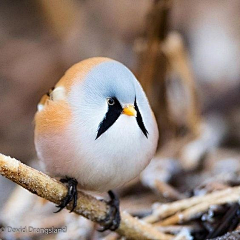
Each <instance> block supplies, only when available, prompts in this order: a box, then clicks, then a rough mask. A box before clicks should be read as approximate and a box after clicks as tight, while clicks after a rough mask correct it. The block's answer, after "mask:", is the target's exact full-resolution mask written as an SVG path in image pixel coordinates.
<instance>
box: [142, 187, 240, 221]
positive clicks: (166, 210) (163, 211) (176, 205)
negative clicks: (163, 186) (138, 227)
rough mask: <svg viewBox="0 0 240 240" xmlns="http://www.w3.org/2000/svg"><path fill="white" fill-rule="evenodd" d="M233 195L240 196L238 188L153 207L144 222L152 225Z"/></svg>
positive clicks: (239, 188)
mask: <svg viewBox="0 0 240 240" xmlns="http://www.w3.org/2000/svg"><path fill="white" fill-rule="evenodd" d="M233 194H234V195H235V194H236V195H239V196H240V187H233V188H228V189H224V190H221V191H216V192H213V193H210V194H207V195H204V196H197V197H192V198H187V199H183V200H179V201H175V202H173V203H166V204H160V205H159V206H156V207H155V209H154V210H153V214H152V215H150V216H148V217H147V218H145V219H144V221H146V222H148V223H153V222H156V221H158V220H159V219H163V218H166V217H169V216H171V215H173V214H175V213H177V212H179V211H182V210H185V209H188V208H191V207H192V206H194V205H199V204H201V203H207V202H211V205H212V204H213V203H212V202H213V201H215V202H216V201H218V200H221V199H225V198H226V197H227V196H232V195H233Z"/></svg>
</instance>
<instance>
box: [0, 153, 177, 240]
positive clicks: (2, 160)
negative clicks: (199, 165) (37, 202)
mask: <svg viewBox="0 0 240 240" xmlns="http://www.w3.org/2000/svg"><path fill="white" fill-rule="evenodd" d="M0 174H1V175H2V176H4V177H6V178H8V179H10V180H11V181H13V182H15V183H17V184H19V185H21V186H22V187H24V188H25V189H27V190H28V191H30V192H32V193H34V194H36V195H38V196H39V197H43V198H45V199H47V200H49V201H51V202H53V203H56V204H60V202H61V200H62V199H63V198H64V197H65V196H66V194H67V188H66V186H64V185H63V184H62V183H60V182H59V181H57V180H55V179H53V178H50V177H49V176H47V175H46V174H44V173H42V172H40V171H37V170H35V169H33V168H31V167H28V166H26V165H25V164H23V163H21V162H20V161H18V160H16V159H14V158H11V157H7V156H5V155H3V154H0ZM71 208H72V204H69V205H68V206H67V209H71ZM108 211H109V207H108V205H107V204H106V203H105V202H103V201H99V200H97V199H96V198H94V197H92V196H90V195H88V194H85V193H83V192H79V193H78V201H77V207H76V208H75V210H74V212H75V213H77V214H80V215H82V216H84V217H86V218H88V219H89V220H92V221H94V222H97V223H99V224H101V225H104V219H105V218H106V215H107V213H108ZM121 218H122V221H121V224H120V226H119V228H118V229H117V231H116V232H118V233H119V234H121V235H123V236H126V237H127V238H129V239H160V240H161V239H164V240H167V239H171V238H172V235H167V234H163V233H161V232H160V231H158V230H157V229H156V228H154V227H152V226H151V225H150V224H147V223H145V222H143V221H139V220H138V219H136V218H133V217H132V216H130V215H129V214H128V213H126V212H121Z"/></svg>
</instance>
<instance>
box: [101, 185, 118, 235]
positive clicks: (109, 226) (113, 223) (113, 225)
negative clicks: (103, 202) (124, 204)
mask: <svg viewBox="0 0 240 240" xmlns="http://www.w3.org/2000/svg"><path fill="white" fill-rule="evenodd" d="M108 195H109V197H110V201H109V202H108V205H109V207H110V210H109V213H108V214H107V217H106V218H105V219H104V220H103V222H104V227H103V228H102V229H100V230H98V231H99V232H104V231H106V230H112V231H115V230H116V229H118V227H119V225H120V222H121V217H120V210H119V199H118V197H117V195H116V194H115V193H114V192H113V191H111V190H110V191H108Z"/></svg>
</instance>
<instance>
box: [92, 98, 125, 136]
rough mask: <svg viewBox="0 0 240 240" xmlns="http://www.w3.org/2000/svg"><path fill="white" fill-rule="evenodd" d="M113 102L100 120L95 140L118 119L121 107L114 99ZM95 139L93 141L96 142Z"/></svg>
mask: <svg viewBox="0 0 240 240" xmlns="http://www.w3.org/2000/svg"><path fill="white" fill-rule="evenodd" d="M113 99H114V101H115V104H114V105H108V111H107V113H106V115H105V117H104V119H103V120H102V122H101V123H100V124H99V128H98V133H97V137H96V139H97V138H99V137H100V136H101V135H102V134H103V133H104V132H106V131H107V130H108V129H109V128H110V127H111V126H112V125H113V124H114V123H115V122H116V121H117V119H118V118H119V116H120V115H121V113H122V110H123V109H122V106H121V104H120V103H119V102H118V100H117V99H116V98H113ZM96 139H95V140H96Z"/></svg>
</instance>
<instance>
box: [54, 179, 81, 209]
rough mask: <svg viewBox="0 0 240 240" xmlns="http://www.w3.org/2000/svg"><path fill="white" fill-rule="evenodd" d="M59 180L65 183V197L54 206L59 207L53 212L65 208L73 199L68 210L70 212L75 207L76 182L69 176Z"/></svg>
mask: <svg viewBox="0 0 240 240" xmlns="http://www.w3.org/2000/svg"><path fill="white" fill-rule="evenodd" d="M60 182H62V183H66V184H67V187H68V192H67V195H66V197H65V198H64V199H63V200H62V202H61V203H60V204H59V205H57V206H56V207H58V208H59V209H58V210H57V211H56V212H54V213H57V212H60V211H61V210H62V209H63V208H65V207H66V206H67V205H68V204H69V203H70V202H71V201H72V200H73V205H72V209H71V211H70V212H72V211H73V210H74V209H75V207H76V206H77V195H78V192H77V185H78V182H77V180H76V179H75V178H69V177H66V178H63V179H60Z"/></svg>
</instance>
